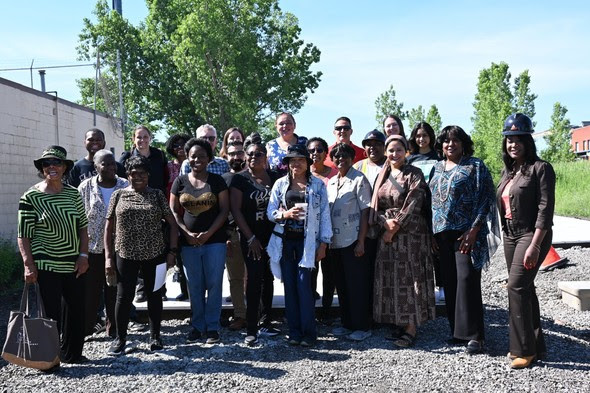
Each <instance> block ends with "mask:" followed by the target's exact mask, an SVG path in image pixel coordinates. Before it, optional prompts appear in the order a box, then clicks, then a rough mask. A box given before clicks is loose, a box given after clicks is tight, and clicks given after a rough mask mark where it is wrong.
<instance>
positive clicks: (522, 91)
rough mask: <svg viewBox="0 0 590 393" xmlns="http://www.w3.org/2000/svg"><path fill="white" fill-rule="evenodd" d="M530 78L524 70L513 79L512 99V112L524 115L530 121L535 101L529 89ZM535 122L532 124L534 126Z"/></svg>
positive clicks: (527, 71)
mask: <svg viewBox="0 0 590 393" xmlns="http://www.w3.org/2000/svg"><path fill="white" fill-rule="evenodd" d="M530 84H531V77H530V76H529V70H524V71H523V72H521V73H520V75H519V76H517V77H516V78H514V98H513V104H512V106H513V109H514V112H520V113H524V114H525V115H527V116H528V117H530V118H531V119H532V118H534V117H535V114H536V112H535V99H536V98H537V95H536V94H533V93H532V92H531V89H530ZM535 124H536V122H533V125H535Z"/></svg>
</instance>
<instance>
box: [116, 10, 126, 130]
mask: <svg viewBox="0 0 590 393" xmlns="http://www.w3.org/2000/svg"><path fill="white" fill-rule="evenodd" d="M122 3H123V0H113V10H115V11H117V12H118V13H119V15H121V16H123V4H122ZM117 80H118V83H119V113H120V115H121V132H122V133H123V137H125V123H126V119H125V118H126V116H125V107H124V106H123V82H122V78H121V52H120V51H119V49H117Z"/></svg>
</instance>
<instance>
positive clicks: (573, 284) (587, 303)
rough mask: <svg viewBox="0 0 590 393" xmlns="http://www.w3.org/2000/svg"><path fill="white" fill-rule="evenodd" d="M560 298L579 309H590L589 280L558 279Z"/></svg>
mask: <svg viewBox="0 0 590 393" xmlns="http://www.w3.org/2000/svg"><path fill="white" fill-rule="evenodd" d="M557 287H558V288H559V289H560V290H561V299H562V300H563V302H564V303H565V304H567V305H568V306H570V307H572V308H575V309H576V310H579V311H588V310H590V281H560V282H558V283H557Z"/></svg>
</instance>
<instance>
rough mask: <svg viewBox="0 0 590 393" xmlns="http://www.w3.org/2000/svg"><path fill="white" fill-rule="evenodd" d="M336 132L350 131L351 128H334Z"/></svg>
mask: <svg viewBox="0 0 590 393" xmlns="http://www.w3.org/2000/svg"><path fill="white" fill-rule="evenodd" d="M334 129H335V130H336V131H350V130H351V129H352V128H351V127H350V126H338V127H334Z"/></svg>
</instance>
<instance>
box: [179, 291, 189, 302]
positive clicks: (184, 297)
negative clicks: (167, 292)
mask: <svg viewBox="0 0 590 393" xmlns="http://www.w3.org/2000/svg"><path fill="white" fill-rule="evenodd" d="M176 300H177V301H179V302H183V301H185V300H188V295H187V294H186V293H181V294H180V295H178V296H176Z"/></svg>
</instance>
